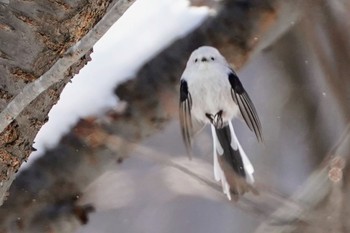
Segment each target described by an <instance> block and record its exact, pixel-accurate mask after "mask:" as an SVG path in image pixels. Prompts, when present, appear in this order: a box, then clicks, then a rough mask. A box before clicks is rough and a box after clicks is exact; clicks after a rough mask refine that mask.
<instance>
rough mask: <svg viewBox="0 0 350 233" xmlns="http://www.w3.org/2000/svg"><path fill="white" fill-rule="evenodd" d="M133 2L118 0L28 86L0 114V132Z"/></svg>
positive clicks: (132, 0)
mask: <svg viewBox="0 0 350 233" xmlns="http://www.w3.org/2000/svg"><path fill="white" fill-rule="evenodd" d="M134 1H135V0H118V1H116V2H115V3H114V5H113V6H112V7H110V9H109V10H108V12H107V13H106V14H105V15H104V17H103V18H102V19H101V20H100V21H99V22H98V23H97V24H96V25H95V27H94V28H93V29H92V30H90V31H89V32H88V33H87V34H86V35H85V36H84V37H83V38H82V39H81V40H80V41H79V42H77V43H76V44H75V45H74V46H72V47H71V48H70V49H68V51H67V52H66V53H65V54H64V55H63V57H62V58H60V59H59V60H58V61H57V62H56V63H55V64H54V65H53V66H52V67H51V68H50V69H49V70H48V71H47V72H46V73H44V74H43V75H42V76H41V77H40V78H38V79H37V80H36V81H34V82H33V83H30V84H28V85H27V86H26V87H25V88H24V89H23V90H22V91H21V92H20V93H19V94H18V95H17V96H16V97H15V98H14V99H13V100H12V101H11V102H10V103H9V104H8V105H7V106H6V108H5V109H4V110H3V111H2V112H1V113H0V132H2V131H4V129H5V128H6V127H7V126H8V125H9V124H10V123H11V122H12V121H13V120H14V119H16V118H17V117H18V115H19V114H20V113H21V112H22V111H23V110H24V109H25V108H26V107H27V106H28V105H29V104H30V103H31V102H32V101H33V100H35V99H36V98H37V97H38V96H39V95H40V94H41V93H43V92H44V91H45V90H47V89H48V88H49V87H50V86H52V85H53V84H55V83H58V82H60V81H61V80H63V79H64V77H65V76H64V73H65V72H66V70H67V69H68V68H69V67H70V66H72V65H73V64H74V63H75V62H77V61H78V60H79V59H80V58H81V57H82V56H84V55H85V54H86V53H87V52H88V51H89V50H90V49H91V48H92V47H93V46H94V44H95V43H96V42H97V41H98V40H99V39H100V38H101V37H102V36H103V35H104V34H105V33H106V32H107V31H108V29H109V28H110V27H111V26H112V25H113V23H114V22H116V21H117V20H118V19H119V18H120V17H121V16H122V15H123V14H124V12H125V11H126V10H127V9H128V8H129V7H130V6H131V5H132V4H133V3H134Z"/></svg>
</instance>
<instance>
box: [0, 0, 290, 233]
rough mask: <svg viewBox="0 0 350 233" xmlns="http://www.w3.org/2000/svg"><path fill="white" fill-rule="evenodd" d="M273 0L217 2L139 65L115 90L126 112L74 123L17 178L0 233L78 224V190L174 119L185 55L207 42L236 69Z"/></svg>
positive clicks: (81, 213) (267, 23) (262, 28)
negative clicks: (214, 10)
mask: <svg viewBox="0 0 350 233" xmlns="http://www.w3.org/2000/svg"><path fill="white" fill-rule="evenodd" d="M277 2H278V1H277ZM277 2H276V1H273V0H264V1H261V0H256V1H236V0H232V1H224V3H223V7H222V8H220V9H221V10H220V11H219V12H218V14H217V16H216V17H213V18H210V19H208V20H207V21H206V22H205V23H204V24H203V25H202V26H201V27H200V28H198V29H197V30H195V31H194V32H192V33H190V34H189V35H188V36H187V37H186V38H184V39H181V40H179V41H177V42H175V43H174V44H172V45H171V46H170V47H168V48H167V49H166V50H165V51H163V52H161V53H160V54H158V55H157V56H156V57H155V58H154V59H152V60H151V61H149V62H148V63H147V64H145V66H144V67H143V68H142V69H141V70H140V71H139V72H138V74H137V78H136V79H134V80H131V81H128V82H127V83H125V84H123V85H121V86H120V87H118V88H117V90H116V93H117V95H118V97H120V98H121V99H122V100H125V101H127V103H128V107H127V109H126V110H125V112H123V113H122V114H119V113H110V114H109V115H108V116H107V117H108V118H109V121H108V122H101V123H96V122H95V121H94V120H83V121H81V122H80V123H79V124H78V125H77V126H76V127H75V129H74V130H73V131H72V132H71V133H69V134H68V135H66V136H65V137H64V138H63V139H62V141H61V143H60V144H59V146H57V147H56V148H55V149H53V150H51V151H49V152H47V155H46V156H44V157H43V158H41V159H40V160H39V161H37V162H36V163H35V164H33V166H32V168H31V169H29V170H27V171H25V172H23V173H22V174H21V175H20V176H19V177H18V178H17V179H16V181H15V182H14V185H13V186H12V187H11V190H10V196H9V197H8V200H7V201H6V202H5V204H4V206H3V207H2V208H1V209H0V216H1V218H0V219H1V220H0V222H1V228H0V229H1V230H0V231H1V232H8V231H9V229H11V232H48V231H50V232H59V231H60V230H62V228H63V227H64V228H65V229H66V232H73V231H74V229H75V228H76V227H77V226H78V225H79V224H81V223H85V222H86V221H87V214H88V212H89V211H90V210H91V209H92V208H91V207H90V206H79V204H78V202H77V199H79V198H80V195H81V194H82V192H83V190H84V188H85V187H86V186H87V185H88V184H89V183H91V182H92V181H93V180H94V179H95V178H96V177H98V176H99V175H100V174H101V173H103V172H105V171H106V170H107V169H108V168H110V167H111V166H115V163H117V162H121V161H122V160H123V158H125V157H126V156H127V155H128V152H129V151H130V150H132V149H133V148H134V147H135V144H134V143H135V142H139V141H141V140H143V139H145V138H146V137H148V136H149V135H151V134H153V133H155V132H157V131H159V130H160V129H161V128H162V127H163V126H164V125H165V123H167V122H168V121H169V120H170V119H172V118H173V117H177V107H178V105H177V99H178V98H177V97H178V93H177V85H178V79H179V76H180V74H181V71H182V69H183V67H184V65H185V62H186V60H187V57H188V55H189V53H190V52H191V51H192V50H193V49H194V48H196V47H198V46H199V45H202V44H212V45H214V46H216V47H218V48H219V49H221V50H222V51H224V52H225V54H224V55H225V56H226V57H227V58H228V59H229V61H230V62H232V63H234V64H235V65H236V66H237V67H241V66H242V65H243V64H244V63H245V62H246V61H247V59H248V58H249V54H251V53H252V52H253V51H254V49H255V48H257V47H256V46H257V44H258V43H257V41H260V40H263V35H264V34H265V33H266V32H267V31H268V29H270V28H271V27H272V26H273V25H274V23H275V22H276V19H278V15H279V10H280V9H281V5H283V4H282V3H280V4H277ZM242 19H245V20H242ZM222 48H225V49H222ZM149 93H153V95H150V94H149ZM141 112H142V114H140V113H141ZM131 142H132V143H131ZM58 160H59V165H58V163H57V161H58ZM33 177H35V179H33ZM33 182H34V183H33ZM9 212H11V214H9Z"/></svg>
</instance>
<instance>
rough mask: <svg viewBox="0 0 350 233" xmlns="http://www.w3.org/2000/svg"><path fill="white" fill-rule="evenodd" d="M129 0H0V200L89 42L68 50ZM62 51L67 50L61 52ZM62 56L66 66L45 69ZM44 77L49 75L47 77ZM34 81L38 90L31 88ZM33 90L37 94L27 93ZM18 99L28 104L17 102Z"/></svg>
mask: <svg viewBox="0 0 350 233" xmlns="http://www.w3.org/2000/svg"><path fill="white" fill-rule="evenodd" d="M131 2H132V1H109V0H108V1H106V0H98V1H85V0H83V1H3V2H0V40H1V44H0V64H1V65H0V73H1V79H0V112H2V113H3V112H6V111H7V110H9V111H7V112H6V114H3V115H1V126H4V129H1V131H2V132H1V133H0V184H1V187H0V203H2V202H3V199H4V197H5V196H6V193H7V190H8V188H9V186H10V185H11V183H12V181H13V179H14V177H15V173H16V172H17V170H18V168H19V167H20V165H21V164H22V163H23V162H24V161H26V160H27V158H28V156H29V154H30V153H31V152H32V151H33V150H35V148H33V147H32V144H33V140H34V137H35V135H36V134H37V132H38V131H39V129H40V128H41V126H42V125H43V124H44V123H45V122H46V121H47V120H48V112H49V111H50V109H51V107H52V106H53V105H54V104H55V103H56V102H57V101H58V99H59V95H60V93H61V91H62V89H63V88H64V86H65V85H66V84H67V82H68V81H69V80H70V79H71V78H72V77H73V76H74V74H76V73H78V72H79V70H80V69H81V68H82V67H83V66H84V65H85V64H86V63H87V62H88V61H89V60H90V53H91V52H92V46H90V47H89V48H88V49H85V50H84V49H81V51H74V49H73V50H72V49H71V48H75V47H74V45H76V44H77V42H79V41H80V40H81V39H82V38H83V37H84V36H86V35H87V34H88V32H89V31H90V30H91V29H93V28H94V26H95V25H96V24H97V23H98V22H99V21H100V20H101V19H102V17H103V16H104V15H105V14H106V13H107V11H108V10H109V9H110V8H111V6H113V5H115V4H116V3H119V4H120V3H121V4H120V5H121V6H120V8H121V9H120V10H121V13H122V12H124V11H125V10H126V9H125V7H123V5H122V4H124V5H125V6H129V5H131ZM104 31H106V30H104ZM104 31H103V30H101V31H100V33H101V34H103V33H104ZM95 42H96V41H95ZM77 47H79V46H77ZM69 49H71V50H69ZM68 50H69V51H70V53H71V54H67V51H68ZM66 57H69V58H68V60H69V62H70V63H67V62H65V64H63V65H66V68H65V69H63V70H60V69H56V70H54V72H51V73H50V68H51V67H54V66H55V65H56V66H57V64H58V63H59V62H60V61H61V60H62V61H65V58H66ZM66 60H67V59H66ZM61 63H62V62H61ZM63 63H64V62H63ZM61 67H62V64H61ZM45 75H46V76H51V77H50V80H49V81H47V80H45V77H43V76H45ZM41 79H43V81H41ZM35 85H36V87H38V88H36V89H35V88H31V87H35ZM45 87H47V89H46V88H45ZM37 89H38V92H37V93H31V91H32V90H37ZM32 92H33V91H32ZM26 93H27V94H26ZM36 95H37V96H36ZM16 97H19V98H16ZM20 98H22V100H21V99H20ZM18 99H19V101H17V100H18ZM23 102H24V103H26V102H28V105H27V104H26V105H24V106H22V105H21V103H23ZM2 113H1V114H2ZM8 123H9V124H8ZM5 127H6V128H5ZM0 128H1V127H0Z"/></svg>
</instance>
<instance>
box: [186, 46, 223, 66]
mask: <svg viewBox="0 0 350 233" xmlns="http://www.w3.org/2000/svg"><path fill="white" fill-rule="evenodd" d="M210 63H213V64H217V63H221V64H224V65H227V61H226V59H225V58H224V57H223V56H222V55H221V53H220V52H219V51H218V50H217V49H216V48H214V47H211V46H201V47H199V48H198V49H196V50H194V51H193V52H192V54H191V56H190V58H189V59H188V62H187V66H201V65H203V64H210Z"/></svg>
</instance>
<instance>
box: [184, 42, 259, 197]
mask: <svg viewBox="0 0 350 233" xmlns="http://www.w3.org/2000/svg"><path fill="white" fill-rule="evenodd" d="M179 96H180V104H179V120H180V126H181V132H182V137H183V141H184V144H185V147H186V150H187V153H188V155H189V156H190V158H191V154H192V152H191V150H192V141H193V137H194V136H195V135H196V134H197V133H198V132H199V131H200V130H201V129H202V128H203V127H204V126H205V125H210V127H211V132H212V138H213V167H214V178H215V180H216V181H218V182H220V181H221V185H222V190H223V193H224V194H226V196H227V198H228V199H229V200H232V198H233V199H234V200H237V199H238V197H240V196H241V195H243V194H244V193H246V192H250V191H251V192H252V193H254V194H257V193H258V191H257V190H256V189H255V187H254V176H253V173H254V167H253V165H252V163H251V162H250V160H249V159H248V157H247V155H246V153H245V152H244V150H243V148H242V146H241V144H240V143H239V141H238V139H237V136H236V134H235V131H234V128H233V125H232V120H233V119H235V118H243V119H244V121H245V122H246V124H247V126H248V128H249V129H250V130H251V131H253V132H254V133H255V135H256V137H257V140H258V141H259V142H262V141H263V138H262V129H261V123H260V120H259V117H258V114H257V111H256V109H255V107H254V105H253V102H252V101H251V99H250V97H249V96H248V93H247V92H246V90H245V89H244V87H243V85H242V83H241V81H240V80H239V78H238V76H237V74H236V72H235V71H234V70H233V68H231V66H230V65H229V63H228V62H227V60H226V59H225V57H224V56H223V55H221V53H220V52H219V51H218V50H217V49H216V48H214V47H211V46H201V47H199V48H197V49H196V50H194V51H193V52H192V53H191V55H190V57H189V59H188V61H187V64H186V68H185V70H184V71H183V73H182V76H181V79H180V91H179Z"/></svg>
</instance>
